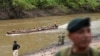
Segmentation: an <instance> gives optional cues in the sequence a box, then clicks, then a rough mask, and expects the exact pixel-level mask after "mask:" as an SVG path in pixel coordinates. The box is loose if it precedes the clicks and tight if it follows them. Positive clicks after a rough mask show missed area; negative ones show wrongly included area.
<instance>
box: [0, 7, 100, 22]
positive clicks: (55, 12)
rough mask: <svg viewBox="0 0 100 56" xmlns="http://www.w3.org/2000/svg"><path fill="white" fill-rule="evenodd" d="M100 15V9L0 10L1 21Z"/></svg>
mask: <svg viewBox="0 0 100 56" xmlns="http://www.w3.org/2000/svg"><path fill="white" fill-rule="evenodd" d="M85 13H100V7H98V8H97V9H95V10H91V9H89V10H85V9H83V8H80V9H70V8H45V9H32V10H22V9H18V8H15V9H13V10H0V20H7V19H20V18H23V19H24V18H37V17H47V16H64V15H70V14H85Z"/></svg>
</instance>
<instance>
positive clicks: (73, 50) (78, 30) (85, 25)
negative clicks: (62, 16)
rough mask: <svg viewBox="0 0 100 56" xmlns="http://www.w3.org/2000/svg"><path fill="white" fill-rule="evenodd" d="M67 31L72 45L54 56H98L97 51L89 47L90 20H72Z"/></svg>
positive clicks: (90, 37)
mask: <svg viewBox="0 0 100 56" xmlns="http://www.w3.org/2000/svg"><path fill="white" fill-rule="evenodd" d="M67 30H68V37H69V39H70V40H71V41H72V43H73V45H72V46H71V47H68V48H65V49H63V50H61V51H59V52H57V53H56V54H55V56H100V52H99V51H97V50H95V49H93V48H91V47H90V46H89V44H90V43H91V40H92V33H91V29H90V18H76V19H74V20H72V21H71V22H70V23H69V24H68V26H67Z"/></svg>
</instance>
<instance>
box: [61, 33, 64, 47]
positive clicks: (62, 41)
mask: <svg viewBox="0 0 100 56" xmlns="http://www.w3.org/2000/svg"><path fill="white" fill-rule="evenodd" d="M64 40H65V35H64V33H62V35H61V45H64V43H65V42H64Z"/></svg>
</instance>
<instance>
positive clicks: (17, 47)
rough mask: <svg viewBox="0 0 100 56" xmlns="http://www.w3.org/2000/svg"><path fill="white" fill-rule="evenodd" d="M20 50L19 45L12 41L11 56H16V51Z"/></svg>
mask: <svg viewBox="0 0 100 56" xmlns="http://www.w3.org/2000/svg"><path fill="white" fill-rule="evenodd" d="M19 48H20V45H19V44H17V41H14V44H13V56H18V49H19Z"/></svg>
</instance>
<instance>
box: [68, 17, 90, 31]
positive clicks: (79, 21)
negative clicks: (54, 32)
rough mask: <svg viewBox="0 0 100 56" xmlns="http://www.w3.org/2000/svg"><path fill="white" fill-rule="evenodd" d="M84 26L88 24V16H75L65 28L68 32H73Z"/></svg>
mask: <svg viewBox="0 0 100 56" xmlns="http://www.w3.org/2000/svg"><path fill="white" fill-rule="evenodd" d="M86 26H90V18H88V17H87V18H76V19H74V20H72V21H71V22H70V23H69V24H68V27H67V30H68V31H69V32H75V31H77V30H79V29H81V28H83V27H86Z"/></svg>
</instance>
